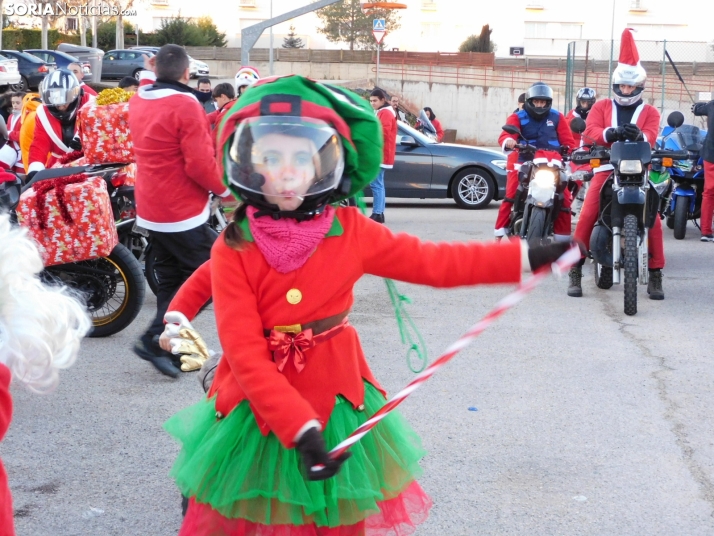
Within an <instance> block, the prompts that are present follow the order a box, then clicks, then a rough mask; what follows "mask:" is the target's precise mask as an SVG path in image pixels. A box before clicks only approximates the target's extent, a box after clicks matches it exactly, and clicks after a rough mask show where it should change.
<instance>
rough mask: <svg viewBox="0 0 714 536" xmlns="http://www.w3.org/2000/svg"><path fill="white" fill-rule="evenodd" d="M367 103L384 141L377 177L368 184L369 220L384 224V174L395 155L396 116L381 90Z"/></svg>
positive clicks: (375, 91)
mask: <svg viewBox="0 0 714 536" xmlns="http://www.w3.org/2000/svg"><path fill="white" fill-rule="evenodd" d="M369 103H370V104H371V105H372V108H373V109H374V111H375V112H376V113H377V118H378V119H379V122H380V124H381V125H382V138H383V139H384V153H383V156H382V164H381V166H380V168H379V173H378V174H377V177H376V178H375V179H374V180H373V181H372V182H371V183H370V184H369V188H370V189H371V190H372V199H373V201H372V215H371V216H370V218H372V219H373V220H374V221H376V222H378V223H384V209H385V208H386V193H385V189H384V173H385V171H386V170H388V169H392V168H393V167H394V156H395V155H396V153H397V114H396V112H395V111H394V108H392V106H391V105H390V104H389V103H388V102H387V94H386V93H385V92H384V91H382V90H381V89H375V90H373V91H372V93H371V94H370V96H369Z"/></svg>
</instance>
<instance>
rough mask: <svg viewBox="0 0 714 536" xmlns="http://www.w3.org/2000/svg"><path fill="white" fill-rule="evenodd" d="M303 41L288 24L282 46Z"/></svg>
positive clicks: (302, 45)
mask: <svg viewBox="0 0 714 536" xmlns="http://www.w3.org/2000/svg"><path fill="white" fill-rule="evenodd" d="M1 1H2V0H0V2H1ZM304 46H305V43H303V42H302V39H300V38H299V37H298V36H297V34H296V33H295V26H293V25H292V24H291V25H290V32H289V33H288V35H287V37H285V38H284V39H283V48H303V47H304Z"/></svg>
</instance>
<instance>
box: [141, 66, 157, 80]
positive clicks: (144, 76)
mask: <svg viewBox="0 0 714 536" xmlns="http://www.w3.org/2000/svg"><path fill="white" fill-rule="evenodd" d="M142 80H151V81H152V82H155V81H156V74H155V73H153V72H152V71H147V70H146V69H144V70H143V71H139V80H138V81H137V82H141V81H142Z"/></svg>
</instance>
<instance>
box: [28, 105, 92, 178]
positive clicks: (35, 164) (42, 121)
mask: <svg viewBox="0 0 714 536" xmlns="http://www.w3.org/2000/svg"><path fill="white" fill-rule="evenodd" d="M92 98H93V97H92V96H91V95H87V94H86V93H85V94H83V95H82V97H81V100H80V101H79V106H78V107H77V112H79V108H81V107H82V106H84V105H85V104H87V102H89V101H90V99H92ZM76 117H77V116H76V115H75V118H76ZM75 132H76V124H75ZM73 150H74V149H70V148H69V147H67V145H66V144H65V143H64V142H63V141H62V124H61V123H60V120H59V119H57V118H56V117H55V116H53V115H52V114H51V113H50V112H49V111H47V108H46V107H45V105H44V104H43V105H41V106H40V107H38V108H37V112H36V115H35V132H34V135H33V139H32V144H31V145H30V156H29V166H28V168H27V172H28V173H30V172H32V171H40V170H43V169H45V168H46V167H52V165H53V164H54V163H55V162H56V161H57V160H58V159H60V158H62V156H64V155H65V154H68V153H71V152H72V151H73Z"/></svg>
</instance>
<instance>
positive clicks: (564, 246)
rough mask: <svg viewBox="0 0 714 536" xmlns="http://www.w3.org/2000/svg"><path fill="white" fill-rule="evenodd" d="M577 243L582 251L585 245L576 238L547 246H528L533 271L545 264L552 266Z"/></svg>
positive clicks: (529, 260)
mask: <svg viewBox="0 0 714 536" xmlns="http://www.w3.org/2000/svg"><path fill="white" fill-rule="evenodd" d="M575 244H578V246H579V247H580V251H581V252H582V251H583V247H582V246H581V245H580V243H579V242H576V241H575V240H570V241H569V242H553V243H552V244H548V245H546V246H534V247H531V248H528V262H529V263H530V265H531V272H536V271H538V269H539V268H542V267H544V266H550V265H551V264H553V263H554V262H555V261H557V260H558V259H559V258H560V256H561V255H562V254H563V253H565V252H566V251H568V250H569V249H570V248H571V247H573V246H574V245H575Z"/></svg>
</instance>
